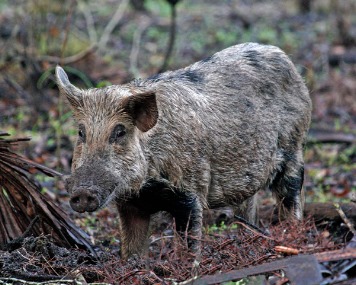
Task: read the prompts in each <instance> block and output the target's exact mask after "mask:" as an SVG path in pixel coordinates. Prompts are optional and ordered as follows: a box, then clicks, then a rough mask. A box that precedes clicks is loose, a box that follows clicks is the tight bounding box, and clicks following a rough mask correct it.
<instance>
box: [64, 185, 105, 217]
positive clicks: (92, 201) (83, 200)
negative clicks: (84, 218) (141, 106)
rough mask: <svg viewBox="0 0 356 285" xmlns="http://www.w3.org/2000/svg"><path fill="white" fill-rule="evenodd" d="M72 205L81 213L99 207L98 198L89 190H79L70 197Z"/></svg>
mask: <svg viewBox="0 0 356 285" xmlns="http://www.w3.org/2000/svg"><path fill="white" fill-rule="evenodd" d="M69 203H70V206H71V207H72V209H73V210H74V211H77V212H79V213H83V212H85V211H87V212H93V211H95V210H97V209H98V208H99V200H98V198H97V197H96V196H95V195H94V194H92V193H91V192H89V191H87V190H83V189H80V190H77V191H76V192H75V193H74V194H73V195H72V197H71V198H70V202H69Z"/></svg>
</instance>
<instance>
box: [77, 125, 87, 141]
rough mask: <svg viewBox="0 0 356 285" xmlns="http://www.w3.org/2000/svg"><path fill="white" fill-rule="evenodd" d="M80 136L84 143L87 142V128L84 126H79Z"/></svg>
mask: <svg viewBox="0 0 356 285" xmlns="http://www.w3.org/2000/svg"><path fill="white" fill-rule="evenodd" d="M78 136H79V139H80V140H81V141H82V142H85V140H86V135H85V127H84V126H83V125H79V130H78Z"/></svg>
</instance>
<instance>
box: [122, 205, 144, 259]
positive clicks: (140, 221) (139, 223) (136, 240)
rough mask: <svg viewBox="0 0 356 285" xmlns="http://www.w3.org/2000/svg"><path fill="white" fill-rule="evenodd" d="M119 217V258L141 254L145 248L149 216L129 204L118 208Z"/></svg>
mask: <svg viewBox="0 0 356 285" xmlns="http://www.w3.org/2000/svg"><path fill="white" fill-rule="evenodd" d="M118 211H119V217H120V236H121V256H122V258H123V259H127V258H128V257H130V256H131V255H132V254H139V255H140V254H143V253H144V249H145V248H146V247H147V246H146V245H147V234H148V228H149V223H150V214H149V213H147V212H145V211H141V210H139V209H138V208H136V207H135V206H132V205H130V204H125V205H120V206H118Z"/></svg>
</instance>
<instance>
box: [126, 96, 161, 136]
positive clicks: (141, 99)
mask: <svg viewBox="0 0 356 285" xmlns="http://www.w3.org/2000/svg"><path fill="white" fill-rule="evenodd" d="M123 109H124V111H125V112H126V113H128V114H129V115H130V117H132V118H133V122H134V125H135V126H136V127H137V128H138V129H139V130H140V131H142V132H147V131H148V130H149V129H151V128H152V127H154V125H156V123H157V119H158V110H157V103H156V94H155V93H154V92H146V93H141V94H134V95H131V96H129V97H127V98H126V99H125V100H124V102H123Z"/></svg>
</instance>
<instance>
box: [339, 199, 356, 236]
mask: <svg viewBox="0 0 356 285" xmlns="http://www.w3.org/2000/svg"><path fill="white" fill-rule="evenodd" d="M334 206H335V209H336V211H337V212H338V213H339V215H340V217H341V219H342V220H343V221H344V223H345V224H346V225H347V226H348V227H349V229H350V231H351V232H352V234H353V235H354V236H356V231H355V227H354V225H353V224H352V222H351V221H350V220H349V219H348V217H346V215H345V213H344V211H343V210H342V209H341V207H340V204H339V203H334Z"/></svg>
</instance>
